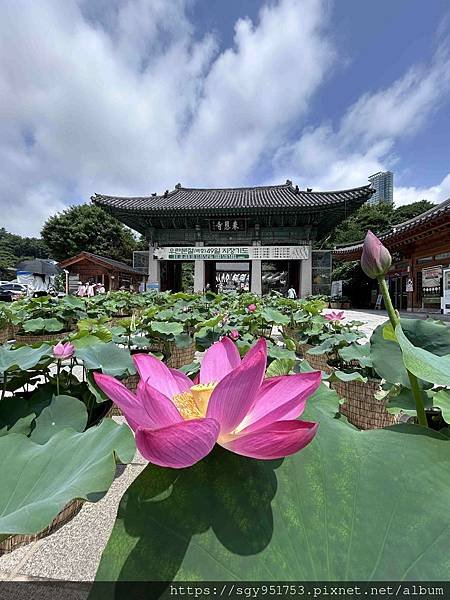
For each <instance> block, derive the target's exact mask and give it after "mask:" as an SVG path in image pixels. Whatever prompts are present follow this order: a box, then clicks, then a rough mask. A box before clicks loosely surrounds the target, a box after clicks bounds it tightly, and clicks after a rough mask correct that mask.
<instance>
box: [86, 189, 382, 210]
mask: <svg viewBox="0 0 450 600" xmlns="http://www.w3.org/2000/svg"><path fill="white" fill-rule="evenodd" d="M374 191H375V190H374V189H373V188H372V187H371V186H370V185H365V186H361V187H357V188H352V189H348V190H339V191H331V192H315V191H312V190H311V191H305V190H299V189H298V187H297V186H293V185H292V183H291V182H287V183H286V184H283V185H269V186H261V187H243V188H185V187H182V186H181V185H180V184H178V185H177V186H176V187H175V189H174V190H172V191H170V192H169V191H167V192H166V193H165V194H162V195H154V196H152V195H151V196H137V197H130V198H127V197H120V196H105V195H102V194H95V195H94V196H92V201H93V202H94V204H97V205H98V206H103V207H105V208H109V209H112V210H120V211H145V212H146V213H151V214H156V213H163V212H166V211H168V212H170V211H193V212H195V211H203V210H233V209H239V210H245V209H249V210H255V209H262V210H264V209H281V210H283V209H287V210H292V209H294V210H295V209H317V208H319V209H320V208H326V207H329V208H332V207H333V206H336V205H344V204H346V203H349V205H353V204H354V203H357V204H358V205H360V204H362V203H363V202H365V201H366V200H367V199H368V198H370V196H371V195H372V194H373V193H374Z"/></svg>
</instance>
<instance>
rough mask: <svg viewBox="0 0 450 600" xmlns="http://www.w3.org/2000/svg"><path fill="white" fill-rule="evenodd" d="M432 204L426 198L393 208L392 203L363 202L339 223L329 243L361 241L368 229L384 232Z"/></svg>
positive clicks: (377, 232)
mask: <svg viewBox="0 0 450 600" xmlns="http://www.w3.org/2000/svg"><path fill="white" fill-rule="evenodd" d="M433 206H434V204H432V203H431V202H429V201H428V200H420V201H419V202H413V203H412V204H407V205H405V206H399V207H398V208H394V206H393V205H392V204H388V203H381V204H363V206H361V208H359V209H358V210H357V211H355V212H354V213H353V214H352V215H351V216H350V217H348V218H347V219H346V220H345V221H343V222H342V223H341V224H339V225H338V226H337V227H336V228H335V230H334V232H333V234H332V237H331V238H330V240H329V241H330V243H332V244H333V245H334V244H351V243H354V242H359V241H361V240H362V239H363V238H364V236H365V235H366V232H367V230H368V229H370V230H371V231H373V232H374V233H375V234H376V235H380V234H382V233H384V232H386V231H387V230H388V229H389V228H390V227H391V226H392V225H397V224H398V223H402V222H403V221H407V220H408V219H412V218H413V217H415V216H417V215H420V214H422V213H423V212H425V211H426V210H428V209H430V208H432V207H433Z"/></svg>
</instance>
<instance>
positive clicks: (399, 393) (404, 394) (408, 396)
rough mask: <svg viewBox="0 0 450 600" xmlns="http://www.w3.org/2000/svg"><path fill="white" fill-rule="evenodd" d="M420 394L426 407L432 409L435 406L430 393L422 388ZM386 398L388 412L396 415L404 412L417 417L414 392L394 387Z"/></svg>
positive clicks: (401, 387)
mask: <svg viewBox="0 0 450 600" xmlns="http://www.w3.org/2000/svg"><path fill="white" fill-rule="evenodd" d="M420 393H421V395H422V402H423V405H424V407H425V408H431V407H432V406H433V401H432V399H431V396H430V395H429V391H425V390H424V389H423V388H422V387H421V386H420ZM385 397H386V400H387V403H386V408H387V410H388V412H390V413H392V414H394V415H395V414H397V413H399V412H404V413H406V414H408V415H411V416H415V415H416V414H417V411H416V401H415V400H414V397H413V395H412V391H411V390H410V389H408V388H405V387H403V386H392V388H391V389H390V390H389V393H388V394H387V395H386V396H385Z"/></svg>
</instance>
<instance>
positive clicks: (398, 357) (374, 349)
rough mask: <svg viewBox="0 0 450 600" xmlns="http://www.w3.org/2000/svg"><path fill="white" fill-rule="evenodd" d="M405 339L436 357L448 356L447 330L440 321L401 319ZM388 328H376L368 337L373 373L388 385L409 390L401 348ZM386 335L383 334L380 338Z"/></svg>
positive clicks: (386, 326) (449, 350)
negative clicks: (399, 385)
mask: <svg viewBox="0 0 450 600" xmlns="http://www.w3.org/2000/svg"><path fill="white" fill-rule="evenodd" d="M400 323H401V327H402V330H403V332H404V333H405V335H406V338H407V340H409V342H410V343H411V344H412V345H413V346H416V347H417V348H421V349H423V350H426V351H428V352H431V353H432V354H435V355H437V356H445V355H447V354H450V330H449V328H448V326H446V325H445V324H444V323H442V322H441V321H433V320H432V319H426V320H424V321H422V320H420V319H400ZM389 330H392V328H390V327H389V326H388V325H386V324H381V325H379V326H378V327H377V328H376V329H375V331H374V332H373V334H372V337H371V338H370V346H371V356H372V360H373V366H374V369H375V371H376V372H377V373H378V375H379V376H380V377H382V378H383V379H386V381H389V382H390V383H399V384H401V385H403V386H404V387H407V388H410V387H411V386H410V383H409V379H408V375H407V373H406V369H405V365H404V362H403V357H402V352H401V350H400V346H399V345H398V343H397V341H396V340H395V339H393V338H394V336H393V331H391V334H390V335H389ZM383 333H385V335H383Z"/></svg>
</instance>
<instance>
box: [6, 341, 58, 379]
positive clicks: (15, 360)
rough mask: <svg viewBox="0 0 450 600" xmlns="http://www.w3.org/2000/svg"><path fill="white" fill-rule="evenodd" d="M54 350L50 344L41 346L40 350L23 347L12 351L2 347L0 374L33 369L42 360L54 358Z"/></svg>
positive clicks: (7, 347)
mask: <svg viewBox="0 0 450 600" xmlns="http://www.w3.org/2000/svg"><path fill="white" fill-rule="evenodd" d="M52 351H53V348H52V346H50V345H49V344H41V345H40V346H39V347H38V348H33V347H32V346H21V347H20V348H16V349H12V348H10V347H9V346H6V345H3V346H0V374H3V373H5V371H12V370H15V369H20V370H22V371H24V370H26V369H32V368H33V367H36V365H38V364H39V363H40V362H41V360H42V359H44V358H50V357H51V356H52Z"/></svg>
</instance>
